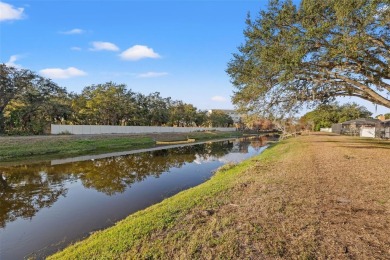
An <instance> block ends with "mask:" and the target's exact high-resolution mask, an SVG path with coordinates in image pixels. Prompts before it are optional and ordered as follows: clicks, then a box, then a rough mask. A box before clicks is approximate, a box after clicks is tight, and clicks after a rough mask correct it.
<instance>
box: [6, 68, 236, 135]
mask: <svg viewBox="0 0 390 260" xmlns="http://www.w3.org/2000/svg"><path fill="white" fill-rule="evenodd" d="M0 83H1V84H0V134H4V133H5V134H42V133H47V132H48V130H49V128H50V124H51V123H57V124H58V123H61V124H74V125H80V124H85V125H122V126H126V125H137V126H180V127H183V126H210V125H213V127H218V126H230V125H232V119H231V118H230V117H229V116H228V115H226V114H225V113H217V114H215V115H213V116H212V117H210V116H208V115H207V112H206V111H201V110H198V109H197V108H196V107H195V106H193V105H192V104H187V103H185V102H183V101H181V100H172V99H171V98H170V97H167V98H164V97H162V96H161V95H160V93H159V92H155V93H151V94H148V95H145V94H142V93H136V92H133V91H132V90H131V89H128V88H127V86H126V85H125V84H117V83H114V82H106V83H103V84H96V85H91V86H86V87H84V88H83V90H82V91H81V93H80V94H77V93H68V92H67V91H66V89H65V88H61V87H59V86H58V85H57V84H55V83H54V82H52V81H51V80H50V79H46V78H44V77H41V76H39V75H37V74H36V73H34V72H32V71H30V70H27V69H18V68H13V67H9V66H7V65H5V64H0Z"/></svg>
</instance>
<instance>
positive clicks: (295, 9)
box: [227, 0, 390, 113]
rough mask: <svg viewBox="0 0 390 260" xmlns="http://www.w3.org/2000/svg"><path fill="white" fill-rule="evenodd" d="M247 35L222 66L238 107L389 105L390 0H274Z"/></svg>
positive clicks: (271, 109) (273, 109) (250, 24)
mask: <svg viewBox="0 0 390 260" xmlns="http://www.w3.org/2000/svg"><path fill="white" fill-rule="evenodd" d="M244 35H245V43H244V44H243V45H241V46H240V47H239V52H238V53H236V54H234V56H233V59H232V60H231V61H230V63H229V64H228V69H227V72H228V74H229V75H230V76H231V79H232V83H233V85H234V86H235V87H236V91H235V93H234V96H233V102H234V103H235V104H236V105H237V106H239V107H241V108H242V109H246V110H261V111H266V112H271V113H272V112H273V113H276V112H279V113H281V112H287V111H288V112H291V111H294V110H296V109H298V108H300V107H301V106H302V105H304V104H307V105H310V104H317V103H321V102H325V103H326V102H327V101H332V100H333V99H335V98H336V97H339V96H354V97H359V98H362V99H365V100H368V101H371V102H373V103H376V104H379V105H383V106H385V107H388V108H390V99H389V94H390V81H389V79H390V68H389V62H390V1H389V0H353V1H352V0H325V1H318V0H302V1H301V3H300V5H299V6H295V5H294V4H293V3H292V2H291V1H289V0H287V1H277V0H272V1H270V3H269V6H268V9H267V10H265V11H261V12H260V14H259V16H258V17H257V18H256V19H251V18H250V17H249V16H248V19H247V28H246V30H245V31H244Z"/></svg>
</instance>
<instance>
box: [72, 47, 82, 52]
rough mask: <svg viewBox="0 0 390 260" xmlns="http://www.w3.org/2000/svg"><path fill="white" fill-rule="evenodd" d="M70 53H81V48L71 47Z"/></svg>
mask: <svg viewBox="0 0 390 260" xmlns="http://www.w3.org/2000/svg"><path fill="white" fill-rule="evenodd" d="M70 49H71V50H72V51H81V48H80V47H76V46H75V47H72V48H70Z"/></svg>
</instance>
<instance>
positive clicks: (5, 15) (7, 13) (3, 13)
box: [0, 2, 24, 21]
mask: <svg viewBox="0 0 390 260" xmlns="http://www.w3.org/2000/svg"><path fill="white" fill-rule="evenodd" d="M23 12H24V8H15V7H13V6H12V5H10V4H7V3H4V2H0V21H7V20H20V19H22V18H23V16H24V15H23Z"/></svg>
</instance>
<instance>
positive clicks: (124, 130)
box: [50, 125, 236, 135]
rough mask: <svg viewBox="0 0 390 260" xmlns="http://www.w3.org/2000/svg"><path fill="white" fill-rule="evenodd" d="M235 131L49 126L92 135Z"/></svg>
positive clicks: (227, 129)
mask: <svg viewBox="0 0 390 260" xmlns="http://www.w3.org/2000/svg"><path fill="white" fill-rule="evenodd" d="M211 130H216V131H221V132H231V131H235V130H236V128H234V127H213V128H208V127H170V126H112V125H51V131H50V133H51V134H52V135H58V134H74V135H94V134H146V133H189V132H196V131H211Z"/></svg>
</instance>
